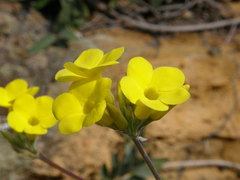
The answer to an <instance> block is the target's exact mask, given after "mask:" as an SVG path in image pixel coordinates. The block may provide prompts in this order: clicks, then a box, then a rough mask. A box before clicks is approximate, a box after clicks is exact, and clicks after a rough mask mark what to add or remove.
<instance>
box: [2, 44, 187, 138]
mask: <svg viewBox="0 0 240 180" xmlns="http://www.w3.org/2000/svg"><path fill="white" fill-rule="evenodd" d="M123 52H124V48H123V47H120V48H116V49H113V50H112V51H110V52H108V53H106V54H104V52H103V51H101V50H99V49H89V50H86V51H83V52H82V53H81V54H80V56H79V57H78V58H77V59H76V60H75V61H74V62H73V63H72V62H68V63H65V64H64V69H62V70H60V71H58V72H57V74H56V76H55V79H56V80H57V81H61V82H66V81H70V82H72V83H71V85H70V87H69V90H68V92H65V93H62V94H60V95H59V96H58V97H57V98H56V99H55V100H53V99H52V98H51V97H49V96H40V97H37V98H35V97H34V95H35V94H36V93H37V91H38V89H39V88H38V87H32V88H28V84H27V82H26V81H24V80H22V79H17V80H14V81H12V82H10V83H9V84H7V85H6V87H5V88H2V87H0V97H1V98H0V106H2V107H5V108H8V109H9V113H8V116H7V120H8V123H9V125H10V127H11V128H12V129H14V130H15V131H16V132H18V133H26V134H35V135H36V134H37V135H38V134H39V135H40V134H45V133H47V129H48V128H50V127H52V126H54V125H55V124H56V122H57V121H58V122H59V124H58V127H59V131H60V132H61V133H62V134H73V133H76V132H78V131H80V130H81V129H82V128H83V127H88V126H91V125H93V124H98V125H101V126H107V127H110V128H113V129H116V130H120V131H123V132H125V133H128V134H130V135H133V136H137V135H139V132H140V130H141V129H142V128H143V127H145V126H146V125H147V124H149V123H150V122H152V121H154V120H158V119H160V118H162V117H163V116H164V115H165V114H166V113H167V112H168V111H169V110H170V109H172V108H173V107H174V106H175V105H177V104H181V103H183V102H185V101H186V100H187V99H189V97H190V94H189V92H188V90H189V85H185V84H184V83H185V76H184V74H183V72H182V71H181V70H179V69H178V68H175V67H158V68H156V69H153V67H152V65H151V64H150V63H149V62H148V61H147V60H146V59H144V58H142V57H134V58H132V59H131V60H130V62H129V64H128V69H127V74H126V76H124V77H123V78H122V79H121V80H120V82H119V86H118V100H119V105H116V104H115V99H114V96H113V94H112V92H111V84H112V81H111V79H109V78H106V77H103V75H102V72H103V70H104V69H105V68H107V67H109V66H112V65H116V64H118V61H117V60H118V59H119V58H120V57H121V55H122V54H123Z"/></svg>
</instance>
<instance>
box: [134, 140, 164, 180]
mask: <svg viewBox="0 0 240 180" xmlns="http://www.w3.org/2000/svg"><path fill="white" fill-rule="evenodd" d="M131 139H132V140H133V142H134V143H135V145H136V147H137V148H138V150H139V152H140V153H141V155H142V157H143V159H144V160H145V162H146V163H147V165H148V167H149V169H150V170H151V171H152V174H153V176H154V177H155V179H156V180H161V178H160V176H159V174H158V172H157V169H156V168H155V167H154V165H153V163H152V161H151V159H150V157H149V156H148V154H147V152H146V151H145V149H144V147H143V145H142V144H141V142H140V140H139V139H138V137H131Z"/></svg>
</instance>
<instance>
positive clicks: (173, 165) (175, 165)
mask: <svg viewBox="0 0 240 180" xmlns="http://www.w3.org/2000/svg"><path fill="white" fill-rule="evenodd" d="M210 166H213V167H215V166H217V167H222V168H229V169H235V170H238V171H240V164H239V163H234V162H230V161H224V160H188V161H182V162H166V163H164V164H163V166H162V169H163V170H165V171H168V170H175V169H179V168H196V167H210Z"/></svg>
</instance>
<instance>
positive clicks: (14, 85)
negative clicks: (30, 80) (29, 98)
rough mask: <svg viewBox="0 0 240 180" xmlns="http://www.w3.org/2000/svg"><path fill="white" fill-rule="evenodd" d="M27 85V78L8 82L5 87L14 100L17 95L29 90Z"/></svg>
mask: <svg viewBox="0 0 240 180" xmlns="http://www.w3.org/2000/svg"><path fill="white" fill-rule="evenodd" d="M27 87H28V84H27V82H26V81H25V80H23V79H15V80H13V81H11V82H10V83H8V84H7V85H6V87H5V89H6V91H7V92H8V94H9V98H10V99H11V100H13V99H15V98H16V97H18V96H20V95H22V94H24V93H25V92H26V91H27Z"/></svg>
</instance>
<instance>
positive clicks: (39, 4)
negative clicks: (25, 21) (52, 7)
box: [32, 0, 50, 10]
mask: <svg viewBox="0 0 240 180" xmlns="http://www.w3.org/2000/svg"><path fill="white" fill-rule="evenodd" d="M49 2H50V0H37V1H34V2H32V6H33V7H34V8H35V9H38V10H41V9H42V8H44V7H45V6H46V5H48V3H49Z"/></svg>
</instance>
